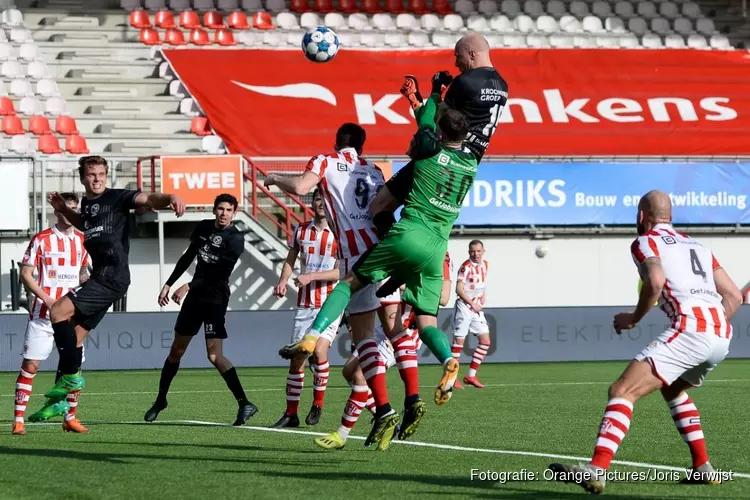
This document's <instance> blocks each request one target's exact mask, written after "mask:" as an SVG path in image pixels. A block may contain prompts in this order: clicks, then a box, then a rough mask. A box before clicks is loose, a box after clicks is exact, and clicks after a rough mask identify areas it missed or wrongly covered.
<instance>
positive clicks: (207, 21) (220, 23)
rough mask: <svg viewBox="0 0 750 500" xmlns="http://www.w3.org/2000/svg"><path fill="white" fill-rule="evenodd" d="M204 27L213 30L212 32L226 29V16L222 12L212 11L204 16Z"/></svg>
mask: <svg viewBox="0 0 750 500" xmlns="http://www.w3.org/2000/svg"><path fill="white" fill-rule="evenodd" d="M203 26H205V27H206V28H211V29H212V30H218V29H221V28H226V26H225V25H224V16H222V15H221V13H220V12H216V11H210V12H206V13H205V14H203Z"/></svg>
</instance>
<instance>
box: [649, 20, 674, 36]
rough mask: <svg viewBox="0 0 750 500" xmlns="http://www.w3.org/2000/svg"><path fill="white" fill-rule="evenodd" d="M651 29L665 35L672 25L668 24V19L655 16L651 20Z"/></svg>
mask: <svg viewBox="0 0 750 500" xmlns="http://www.w3.org/2000/svg"><path fill="white" fill-rule="evenodd" d="M651 31H653V32H654V33H657V34H659V35H666V34H668V33H671V32H672V27H671V26H670V25H669V21H667V20H666V19H664V18H663V17H656V18H654V19H652V20H651Z"/></svg>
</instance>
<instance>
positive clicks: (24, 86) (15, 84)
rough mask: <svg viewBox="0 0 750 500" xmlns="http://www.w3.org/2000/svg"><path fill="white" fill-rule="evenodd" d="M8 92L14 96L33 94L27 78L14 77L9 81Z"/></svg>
mask: <svg viewBox="0 0 750 500" xmlns="http://www.w3.org/2000/svg"><path fill="white" fill-rule="evenodd" d="M10 93H11V95H14V96H16V97H25V96H32V95H34V89H33V88H32V87H31V82H29V81H28V80H24V79H23V78H15V79H13V80H11V81H10Z"/></svg>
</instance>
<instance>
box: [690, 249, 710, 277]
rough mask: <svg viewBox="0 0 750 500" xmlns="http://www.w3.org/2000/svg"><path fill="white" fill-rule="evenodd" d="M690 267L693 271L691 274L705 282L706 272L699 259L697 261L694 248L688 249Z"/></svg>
mask: <svg viewBox="0 0 750 500" xmlns="http://www.w3.org/2000/svg"><path fill="white" fill-rule="evenodd" d="M690 267H691V268H692V269H693V274H696V275H698V276H700V277H701V278H703V281H707V280H706V271H704V270H703V266H702V265H701V261H700V259H698V253H697V252H696V251H695V249H694V248H691V249H690Z"/></svg>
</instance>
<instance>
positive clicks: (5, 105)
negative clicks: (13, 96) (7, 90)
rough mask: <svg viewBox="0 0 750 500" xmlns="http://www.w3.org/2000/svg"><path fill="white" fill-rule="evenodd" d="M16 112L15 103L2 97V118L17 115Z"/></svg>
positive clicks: (0, 105) (0, 113)
mask: <svg viewBox="0 0 750 500" xmlns="http://www.w3.org/2000/svg"><path fill="white" fill-rule="evenodd" d="M15 114H16V110H15V109H14V108H13V101H11V100H10V98H9V97H0V116H9V115H15Z"/></svg>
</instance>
